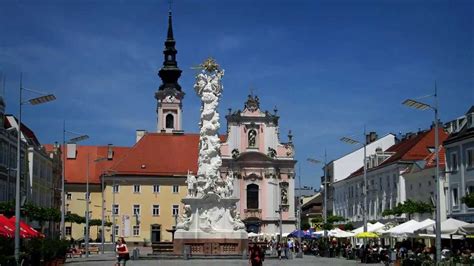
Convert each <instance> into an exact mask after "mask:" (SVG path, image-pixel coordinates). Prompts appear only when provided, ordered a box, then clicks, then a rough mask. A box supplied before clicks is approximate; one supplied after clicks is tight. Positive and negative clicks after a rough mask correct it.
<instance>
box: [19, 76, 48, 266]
mask: <svg viewBox="0 0 474 266" xmlns="http://www.w3.org/2000/svg"><path fill="white" fill-rule="evenodd" d="M24 90H25V91H29V92H33V93H36V94H39V95H41V96H39V97H36V98H32V99H29V100H27V101H23V91H24ZM55 99H56V97H55V96H54V95H53V94H44V93H42V92H39V91H34V90H30V89H26V88H23V75H20V97H19V113H18V125H17V126H18V135H17V143H16V153H17V154H16V156H17V158H16V185H15V260H16V262H17V263H19V261H20V197H21V196H20V185H21V182H20V178H21V163H20V160H21V146H20V145H21V111H22V106H23V105H24V104H28V103H29V104H31V105H38V104H43V103H47V102H50V101H54V100H55Z"/></svg>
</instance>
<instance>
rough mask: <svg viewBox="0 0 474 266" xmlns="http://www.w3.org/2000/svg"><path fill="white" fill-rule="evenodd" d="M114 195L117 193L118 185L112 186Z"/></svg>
mask: <svg viewBox="0 0 474 266" xmlns="http://www.w3.org/2000/svg"><path fill="white" fill-rule="evenodd" d="M114 193H119V185H114Z"/></svg>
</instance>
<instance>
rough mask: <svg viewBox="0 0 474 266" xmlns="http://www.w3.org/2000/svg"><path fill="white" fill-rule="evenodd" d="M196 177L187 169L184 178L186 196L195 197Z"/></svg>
mask: <svg viewBox="0 0 474 266" xmlns="http://www.w3.org/2000/svg"><path fill="white" fill-rule="evenodd" d="M196 182H197V180H196V177H195V176H194V175H192V172H191V171H188V176H187V179H186V183H187V184H188V196H189V197H196V195H197V189H196Z"/></svg>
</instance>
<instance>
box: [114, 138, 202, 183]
mask: <svg viewBox="0 0 474 266" xmlns="http://www.w3.org/2000/svg"><path fill="white" fill-rule="evenodd" d="M198 147H199V134H182V135H174V134H162V133H148V134H146V135H145V136H144V137H143V138H141V139H140V141H139V142H138V143H136V144H135V146H133V148H131V149H130V151H129V152H128V154H127V155H126V156H125V157H124V158H123V159H122V160H120V161H118V162H117V163H116V164H114V166H113V167H112V171H114V172H116V174H118V175H121V174H122V175H124V174H128V175H161V176H163V175H186V174H187V172H188V170H191V171H193V172H194V173H196V172H197V168H198V165H197V162H198Z"/></svg>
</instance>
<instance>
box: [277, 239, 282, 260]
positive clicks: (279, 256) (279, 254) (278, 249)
mask: <svg viewBox="0 0 474 266" xmlns="http://www.w3.org/2000/svg"><path fill="white" fill-rule="evenodd" d="M276 250H277V254H278V259H279V260H281V244H280V243H278V244H277V246H276Z"/></svg>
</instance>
